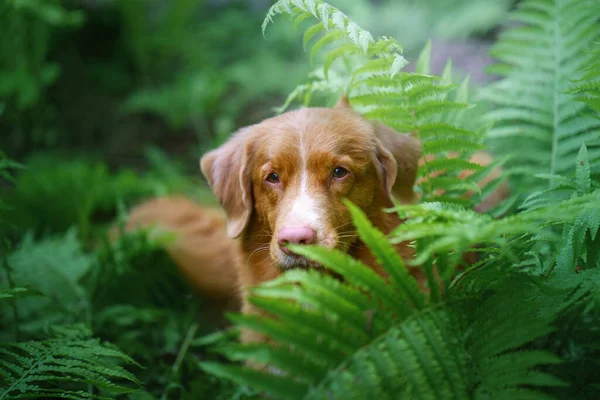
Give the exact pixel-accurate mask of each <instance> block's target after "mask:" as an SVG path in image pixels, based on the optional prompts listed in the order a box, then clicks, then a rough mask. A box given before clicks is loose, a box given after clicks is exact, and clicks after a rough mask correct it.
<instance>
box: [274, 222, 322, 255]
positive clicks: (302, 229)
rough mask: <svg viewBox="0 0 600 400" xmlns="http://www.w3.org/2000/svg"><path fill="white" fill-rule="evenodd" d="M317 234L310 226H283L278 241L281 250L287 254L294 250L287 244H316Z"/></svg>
mask: <svg viewBox="0 0 600 400" xmlns="http://www.w3.org/2000/svg"><path fill="white" fill-rule="evenodd" d="M316 237H317V234H316V232H315V230H314V229H313V228H311V227H310V226H293V227H286V228H281V229H280V230H279V234H278V241H279V246H280V247H281V250H283V252H284V253H286V254H292V252H291V251H290V250H289V249H288V248H287V247H285V245H287V244H289V243H292V244H314V243H315V240H316Z"/></svg>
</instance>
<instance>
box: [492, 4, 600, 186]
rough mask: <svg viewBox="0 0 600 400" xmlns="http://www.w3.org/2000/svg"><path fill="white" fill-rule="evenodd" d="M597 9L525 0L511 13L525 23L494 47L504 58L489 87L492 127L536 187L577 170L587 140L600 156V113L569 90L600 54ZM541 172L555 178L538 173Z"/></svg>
mask: <svg viewBox="0 0 600 400" xmlns="http://www.w3.org/2000/svg"><path fill="white" fill-rule="evenodd" d="M598 13H600V8H599V5H598V2H597V1H594V0H591V1H578V0H543V1H524V2H522V3H520V4H519V8H518V10H517V11H515V12H514V13H513V14H512V20H514V21H516V22H518V23H520V24H522V26H519V27H516V28H512V29H510V30H508V31H506V32H505V33H503V34H502V35H501V39H500V41H499V42H498V43H496V45H495V46H494V47H493V49H492V51H491V54H492V55H493V56H494V57H496V58H497V59H498V60H499V63H498V64H496V65H494V66H493V67H491V68H490V72H492V73H495V74H498V75H501V76H502V77H503V79H502V80H500V81H498V82H496V83H493V84H491V85H490V86H489V87H487V88H486V89H485V91H484V92H483V98H484V99H486V100H489V101H490V102H491V103H492V104H494V105H495V106H496V109H495V110H493V111H492V112H490V113H489V114H488V115H487V118H488V120H489V121H491V122H493V123H494V127H493V128H492V129H491V130H490V132H489V135H490V137H491V138H492V139H493V143H492V144H493V145H494V146H495V147H498V148H499V151H502V152H505V153H510V155H511V156H512V159H513V165H514V169H513V170H512V172H513V173H514V174H515V175H517V178H519V179H517V180H516V182H515V184H519V188H522V189H524V190H526V191H529V192H530V193H531V192H532V191H535V190H537V189H539V188H541V187H543V186H548V187H553V186H554V185H556V183H557V182H556V180H555V179H554V178H553V175H557V174H558V175H561V174H565V173H566V172H569V171H570V170H571V163H572V160H573V159H574V158H575V156H576V155H577V151H578V150H579V147H580V145H581V143H582V142H586V143H587V144H588V146H590V147H589V157H590V161H592V162H593V161H595V160H597V159H598V158H599V157H600V149H599V148H598V147H597V146H596V145H594V146H593V147H592V144H594V142H595V141H597V140H598V139H599V138H600V120H598V119H597V118H596V117H595V116H594V115H591V114H590V113H589V110H588V109H587V107H586V104H585V103H583V102H579V101H577V98H576V97H575V96H574V95H573V94H572V93H570V90H571V89H572V88H573V86H574V84H573V81H574V80H575V79H577V78H579V77H580V76H581V74H582V73H583V72H584V70H586V69H587V68H588V67H589V66H590V65H594V64H596V63H597V61H598V53H595V54H594V53H593V52H589V51H588V50H589V48H590V46H591V45H592V43H593V42H594V41H596V40H598V38H599V37H600V36H599V32H600V26H599V24H598V19H597V18H596V17H597V15H598ZM592 68H593V67H592ZM590 71H592V70H590ZM590 73H591V74H593V73H594V72H590ZM593 82H594V81H593V80H590V84H591V85H593ZM536 174H549V176H550V179H549V181H548V182H544V181H540V180H536V179H531V178H532V177H533V176H535V175H536Z"/></svg>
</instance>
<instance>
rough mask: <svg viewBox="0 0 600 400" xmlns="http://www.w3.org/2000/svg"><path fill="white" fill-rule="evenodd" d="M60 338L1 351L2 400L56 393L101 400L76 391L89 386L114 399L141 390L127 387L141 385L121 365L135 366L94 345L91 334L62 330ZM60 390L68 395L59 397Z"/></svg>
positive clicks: (108, 347)
mask: <svg viewBox="0 0 600 400" xmlns="http://www.w3.org/2000/svg"><path fill="white" fill-rule="evenodd" d="M57 334H58V336H57V337H56V338H51V339H46V340H44V341H29V342H21V343H8V344H3V345H0V353H1V354H2V359H1V361H0V370H1V371H3V372H2V374H0V382H1V383H2V389H0V399H9V398H41V397H53V396H54V395H56V394H58V393H62V394H64V397H68V398H72V399H88V398H101V396H98V395H93V394H92V393H89V392H83V391H82V390H77V389H76V388H77V387H79V388H81V389H85V388H87V387H88V385H91V386H93V387H96V388H98V389H102V390H103V391H106V392H108V393H113V394H118V393H133V392H135V391H137V390H138V389H137V388H135V387H130V386H125V384H134V385H135V386H139V385H140V383H139V382H138V380H137V379H136V378H135V376H134V375H132V374H131V373H130V372H128V371H126V370H125V369H124V368H123V367H121V366H120V365H119V364H120V363H126V364H131V363H134V361H133V360H132V359H131V358H129V357H128V356H126V355H125V354H123V353H122V352H121V351H119V350H118V349H116V348H115V347H113V346H111V345H109V344H102V343H100V341H98V340H97V339H91V338H90V337H89V335H90V332H89V330H86V329H82V328H81V327H75V329H71V328H69V329H62V330H60V329H59V330H58V331H57ZM115 360H116V361H118V363H115V362H114V361H115ZM72 385H73V386H72ZM57 386H58V387H61V386H62V387H64V389H62V390H61V391H58V390H57V389H56V387H57ZM59 397H63V396H59Z"/></svg>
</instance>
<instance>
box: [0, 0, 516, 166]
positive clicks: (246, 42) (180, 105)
mask: <svg viewBox="0 0 600 400" xmlns="http://www.w3.org/2000/svg"><path fill="white" fill-rule="evenodd" d="M272 3H273V2H272V1H269V0H170V1H167V0H122V1H118V0H56V1H52V0H3V1H2V3H1V5H0V26H2V28H1V29H2V35H1V38H0V41H1V44H2V45H1V47H0V49H1V50H0V51H1V53H0V57H1V58H2V63H1V67H0V118H1V119H0V130H1V132H2V137H1V146H2V149H4V151H5V152H7V153H8V154H9V155H10V156H11V157H13V158H16V159H18V160H19V161H24V160H25V159H27V158H28V157H31V156H32V155H34V154H38V155H39V154H40V152H43V153H47V152H55V153H56V152H61V153H63V154H64V153H66V154H69V158H70V157H71V156H89V157H97V158H98V159H101V160H102V161H104V162H106V163H107V165H108V166H109V167H110V168H114V167H122V166H127V167H132V168H136V169H138V168H142V169H145V168H147V166H148V164H147V163H148V160H147V153H148V149H150V148H152V147H156V148H158V149H160V151H161V152H164V153H166V154H168V155H169V156H175V158H177V159H179V160H182V161H183V162H184V165H185V167H186V168H188V169H189V171H194V172H197V158H198V157H199V155H200V154H201V153H202V152H203V151H205V150H206V149H208V148H211V147H214V146H215V145H217V144H218V143H220V142H222V141H223V140H224V138H226V137H227V136H228V135H229V134H230V133H231V132H232V131H234V130H235V129H237V128H238V127H240V126H242V125H245V124H248V123H253V122H256V121H258V120H260V119H262V118H264V117H267V116H270V115H273V111H272V109H273V107H274V106H278V105H280V104H281V103H282V101H283V100H284V99H285V96H286V95H287V94H288V93H289V92H290V91H291V90H293V89H294V88H295V87H296V86H297V85H298V84H301V83H303V82H304V81H306V79H307V74H308V72H309V71H310V70H311V66H310V63H309V61H308V59H309V57H307V55H306V54H304V52H303V50H302V43H301V36H300V35H299V34H298V33H297V32H295V30H294V28H293V24H291V23H278V24H274V25H272V26H270V27H269V29H268V30H267V34H266V40H265V38H263V36H262V34H261V31H260V25H261V22H262V19H263V17H264V15H265V13H266V11H267V9H268V7H269V6H270V5H271V4H272ZM330 3H332V4H333V5H336V6H338V7H340V8H341V9H342V10H343V11H344V12H346V14H348V15H349V16H350V17H351V18H353V19H354V20H355V21H356V22H358V23H359V24H360V25H361V26H362V27H364V28H366V29H367V30H370V31H371V32H372V33H373V35H374V36H378V35H389V36H394V37H396V38H397V39H398V41H399V42H400V43H401V44H402V45H403V46H404V47H405V53H406V57H407V59H408V60H409V61H414V59H415V56H416V55H417V54H418V52H419V51H420V50H421V49H422V48H423V46H424V44H425V43H426V41H427V40H428V39H431V40H432V41H433V50H432V55H433V56H432V62H433V69H432V72H433V73H440V72H441V69H442V67H443V65H444V63H445V62H446V59H447V58H448V57H452V58H453V61H454V67H455V68H454V69H455V70H458V71H463V72H465V73H466V72H468V73H471V74H472V78H473V81H474V82H475V83H482V82H484V81H486V80H487V79H489V77H488V76H486V75H485V73H484V72H483V67H484V66H485V65H486V64H488V63H489V58H488V55H487V49H488V45H489V43H490V42H491V41H493V40H494V38H495V35H496V33H497V31H498V29H499V28H500V27H499V26H498V24H499V23H500V22H501V21H503V20H504V17H505V14H506V12H507V10H508V9H509V8H510V7H511V6H513V3H515V1H514V0H495V1H489V0H444V1H443V2H438V1H435V0H419V1H417V0H377V1H375V0H371V1H369V0H352V1H348V0H337V1H331V2H330ZM408 68H409V69H410V66H409V67H408ZM145 154H146V156H145ZM63 160H64V158H63Z"/></svg>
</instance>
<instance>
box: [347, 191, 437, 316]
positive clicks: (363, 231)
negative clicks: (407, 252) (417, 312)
mask: <svg viewBox="0 0 600 400" xmlns="http://www.w3.org/2000/svg"><path fill="white" fill-rule="evenodd" d="M344 203H345V204H346V207H348V209H349V210H350V214H351V215H352V221H353V222H354V225H355V227H356V232H357V233H358V236H359V237H360V239H361V240H362V241H363V242H364V243H365V244H366V245H367V246H368V247H369V249H370V250H371V252H373V255H374V256H375V258H376V259H377V261H378V262H379V264H381V266H382V267H383V268H384V269H385V270H386V272H387V273H389V274H390V278H391V280H392V282H394V284H395V286H396V287H397V288H399V289H400V288H401V289H402V293H401V294H402V296H403V297H405V298H407V299H408V300H410V302H411V304H412V305H413V306H414V307H415V308H417V309H421V308H423V307H424V306H425V298H424V295H423V292H422V291H421V289H420V288H419V285H418V284H417V281H416V280H415V278H414V277H413V276H411V275H410V274H409V273H408V270H407V269H406V267H405V266H404V262H403V261H402V258H401V257H400V255H398V252H397V251H396V249H394V247H393V246H392V245H391V244H390V243H389V242H388V241H387V240H386V238H385V236H384V234H383V233H381V232H380V231H378V230H377V228H375V227H374V226H373V225H372V224H371V222H370V221H369V219H368V218H367V216H366V215H365V214H364V212H363V211H362V210H361V209H360V208H358V207H357V206H355V205H354V204H352V203H350V202H349V201H345V202H344ZM429 284H430V285H431V286H430V287H432V286H434V285H437V282H429Z"/></svg>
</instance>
